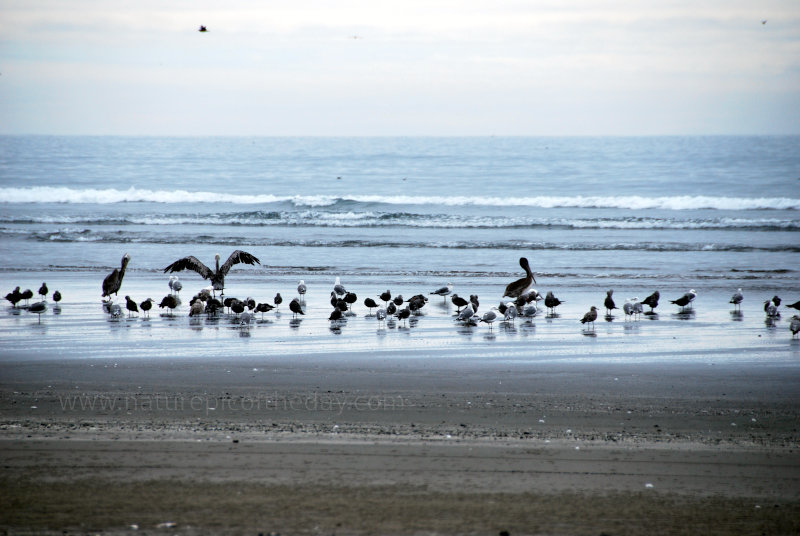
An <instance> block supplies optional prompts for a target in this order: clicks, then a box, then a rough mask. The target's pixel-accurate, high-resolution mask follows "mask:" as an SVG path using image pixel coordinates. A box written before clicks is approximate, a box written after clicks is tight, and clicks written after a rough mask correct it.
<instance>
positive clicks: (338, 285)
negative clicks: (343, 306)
mask: <svg viewBox="0 0 800 536" xmlns="http://www.w3.org/2000/svg"><path fill="white" fill-rule="evenodd" d="M333 291H334V292H335V293H336V295H337V296H344V295H345V293H346V292H347V291H346V290H345V288H344V285H342V281H341V280H340V279H339V276H338V275H337V276H336V281H335V282H334V283H333Z"/></svg>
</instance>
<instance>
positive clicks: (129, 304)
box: [125, 296, 139, 318]
mask: <svg viewBox="0 0 800 536" xmlns="http://www.w3.org/2000/svg"><path fill="white" fill-rule="evenodd" d="M125 308H126V309H127V310H128V318H130V316H131V313H136V316H139V306H138V305H136V302H135V301H133V300H132V299H131V297H130V296H125Z"/></svg>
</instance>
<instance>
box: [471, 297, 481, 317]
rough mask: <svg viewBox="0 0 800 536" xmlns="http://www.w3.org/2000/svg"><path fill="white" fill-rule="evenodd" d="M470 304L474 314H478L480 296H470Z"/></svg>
mask: <svg viewBox="0 0 800 536" xmlns="http://www.w3.org/2000/svg"><path fill="white" fill-rule="evenodd" d="M469 304H470V305H472V312H473V313H477V312H478V307H479V306H480V303H479V302H478V295H477V294H470V295H469Z"/></svg>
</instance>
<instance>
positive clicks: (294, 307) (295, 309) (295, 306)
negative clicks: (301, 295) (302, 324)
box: [289, 298, 305, 318]
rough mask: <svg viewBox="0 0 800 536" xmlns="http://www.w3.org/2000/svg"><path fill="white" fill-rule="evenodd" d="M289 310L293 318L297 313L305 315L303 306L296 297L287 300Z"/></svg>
mask: <svg viewBox="0 0 800 536" xmlns="http://www.w3.org/2000/svg"><path fill="white" fill-rule="evenodd" d="M289 310H290V311H291V312H292V315H293V316H294V317H295V318H296V317H297V315H305V313H304V312H303V307H302V306H301V305H300V300H299V299H297V298H293V299H292V301H290V302H289Z"/></svg>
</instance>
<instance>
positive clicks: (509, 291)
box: [503, 257, 536, 298]
mask: <svg viewBox="0 0 800 536" xmlns="http://www.w3.org/2000/svg"><path fill="white" fill-rule="evenodd" d="M519 265H520V266H522V269H523V270H525V277H523V278H522V279H517V280H516V281H514V282H513V283H509V284H508V286H507V287H506V292H505V294H503V297H504V298H505V297H509V298H516V297H518V296H519V295H521V294H524V293H525V292H526V291H527V290H528V289H529V288H531V285H533V284H534V283H536V279H535V278H534V277H533V272H531V266H530V264H528V259H526V258H525V257H520V259H519Z"/></svg>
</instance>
